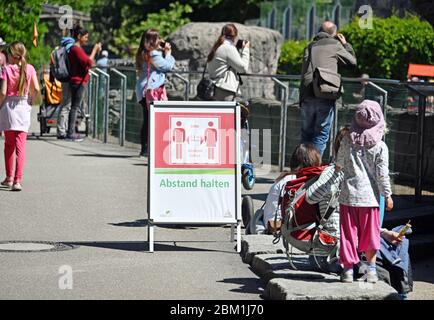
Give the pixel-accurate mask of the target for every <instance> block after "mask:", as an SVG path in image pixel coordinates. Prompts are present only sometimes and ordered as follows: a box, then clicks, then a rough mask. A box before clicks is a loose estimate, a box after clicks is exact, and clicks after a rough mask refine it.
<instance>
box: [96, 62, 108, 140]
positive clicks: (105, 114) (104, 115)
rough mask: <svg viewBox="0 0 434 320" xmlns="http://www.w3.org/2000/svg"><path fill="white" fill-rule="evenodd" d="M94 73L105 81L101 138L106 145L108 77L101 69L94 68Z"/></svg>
mask: <svg viewBox="0 0 434 320" xmlns="http://www.w3.org/2000/svg"><path fill="white" fill-rule="evenodd" d="M94 70H95V72H97V73H98V74H99V75H100V76H102V77H103V78H104V79H105V81H103V84H104V90H105V94H104V109H103V119H104V120H103V128H104V131H103V132H104V138H103V142H104V143H107V142H108V129H109V127H108V124H109V95H108V93H109V91H110V75H109V74H108V73H106V72H104V71H102V70H101V69H98V68H95V69H94Z"/></svg>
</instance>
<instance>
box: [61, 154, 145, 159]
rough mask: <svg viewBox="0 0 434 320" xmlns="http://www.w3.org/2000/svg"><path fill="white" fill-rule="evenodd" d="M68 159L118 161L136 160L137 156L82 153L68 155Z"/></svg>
mask: <svg viewBox="0 0 434 320" xmlns="http://www.w3.org/2000/svg"><path fill="white" fill-rule="evenodd" d="M67 156H70V157H95V158H113V159H114V158H119V159H129V158H137V156H127V155H122V154H101V153H82V154H68V155H67Z"/></svg>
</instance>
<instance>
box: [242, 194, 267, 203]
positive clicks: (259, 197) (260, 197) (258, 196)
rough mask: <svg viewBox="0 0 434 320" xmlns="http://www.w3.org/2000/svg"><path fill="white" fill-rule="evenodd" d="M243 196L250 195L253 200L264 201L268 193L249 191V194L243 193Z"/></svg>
mask: <svg viewBox="0 0 434 320" xmlns="http://www.w3.org/2000/svg"><path fill="white" fill-rule="evenodd" d="M244 196H251V197H252V199H253V200H259V201H264V202H265V200H267V196H268V193H256V194H253V193H250V194H244Z"/></svg>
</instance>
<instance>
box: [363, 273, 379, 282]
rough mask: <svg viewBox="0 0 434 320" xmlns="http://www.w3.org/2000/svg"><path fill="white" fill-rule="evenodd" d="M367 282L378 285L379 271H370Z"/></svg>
mask: <svg viewBox="0 0 434 320" xmlns="http://www.w3.org/2000/svg"><path fill="white" fill-rule="evenodd" d="M366 281H367V282H369V283H377V282H378V275H377V271H372V270H371V271H368V274H367V276H366Z"/></svg>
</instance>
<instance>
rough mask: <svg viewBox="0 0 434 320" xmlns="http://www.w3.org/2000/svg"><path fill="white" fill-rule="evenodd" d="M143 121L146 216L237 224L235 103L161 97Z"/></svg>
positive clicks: (238, 188) (158, 220) (160, 219)
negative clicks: (146, 129)
mask: <svg viewBox="0 0 434 320" xmlns="http://www.w3.org/2000/svg"><path fill="white" fill-rule="evenodd" d="M149 120H150V121H149V123H150V128H149V129H150V137H149V141H150V155H149V156H150V157H149V184H148V193H149V194H148V199H149V203H148V208H149V212H148V213H149V220H150V221H151V222H152V223H155V224H158V223H164V224H166V223H176V224H182V223H186V224H237V223H239V221H240V220H241V203H240V201H241V172H240V171H241V167H240V159H239V158H240V128H239V126H240V108H239V105H238V104H237V103H236V102H190V101H189V102H184V101H161V102H155V103H154V104H152V105H151V107H150V114H149Z"/></svg>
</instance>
